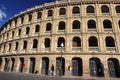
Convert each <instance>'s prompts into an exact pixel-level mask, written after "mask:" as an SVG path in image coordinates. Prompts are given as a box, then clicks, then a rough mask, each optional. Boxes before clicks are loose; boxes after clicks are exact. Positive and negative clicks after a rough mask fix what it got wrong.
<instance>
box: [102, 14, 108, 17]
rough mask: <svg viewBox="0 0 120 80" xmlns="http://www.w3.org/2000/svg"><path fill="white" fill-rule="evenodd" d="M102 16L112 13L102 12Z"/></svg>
mask: <svg viewBox="0 0 120 80" xmlns="http://www.w3.org/2000/svg"><path fill="white" fill-rule="evenodd" d="M102 16H106V17H107V16H110V13H102Z"/></svg>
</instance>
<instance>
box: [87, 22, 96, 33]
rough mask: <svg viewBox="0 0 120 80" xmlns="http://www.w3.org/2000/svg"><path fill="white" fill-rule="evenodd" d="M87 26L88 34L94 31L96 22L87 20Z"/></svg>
mask: <svg viewBox="0 0 120 80" xmlns="http://www.w3.org/2000/svg"><path fill="white" fill-rule="evenodd" d="M87 25H88V31H89V32H93V31H96V22H95V21H94V20H89V21H88V22H87Z"/></svg>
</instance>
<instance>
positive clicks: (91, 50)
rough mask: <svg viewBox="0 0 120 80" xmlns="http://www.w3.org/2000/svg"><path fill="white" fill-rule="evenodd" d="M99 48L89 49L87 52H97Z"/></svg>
mask: <svg viewBox="0 0 120 80" xmlns="http://www.w3.org/2000/svg"><path fill="white" fill-rule="evenodd" d="M98 51H99V48H98V47H89V52H98Z"/></svg>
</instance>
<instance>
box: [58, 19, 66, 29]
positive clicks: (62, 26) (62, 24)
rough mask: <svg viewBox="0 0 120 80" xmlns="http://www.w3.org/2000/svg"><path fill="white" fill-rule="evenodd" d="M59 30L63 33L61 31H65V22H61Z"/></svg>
mask: <svg viewBox="0 0 120 80" xmlns="http://www.w3.org/2000/svg"><path fill="white" fill-rule="evenodd" d="M58 30H59V31H61V30H62V31H63V30H65V22H63V21H61V22H59V27H58Z"/></svg>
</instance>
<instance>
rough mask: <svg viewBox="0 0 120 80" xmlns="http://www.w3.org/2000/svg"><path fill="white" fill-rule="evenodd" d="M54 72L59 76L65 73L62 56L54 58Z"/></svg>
mask: <svg viewBox="0 0 120 80" xmlns="http://www.w3.org/2000/svg"><path fill="white" fill-rule="evenodd" d="M61 63H62V65H61ZM61 68H62V70H61ZM56 74H57V75H60V76H62V75H64V74H65V59H64V58H61V57H58V58H56Z"/></svg>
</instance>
